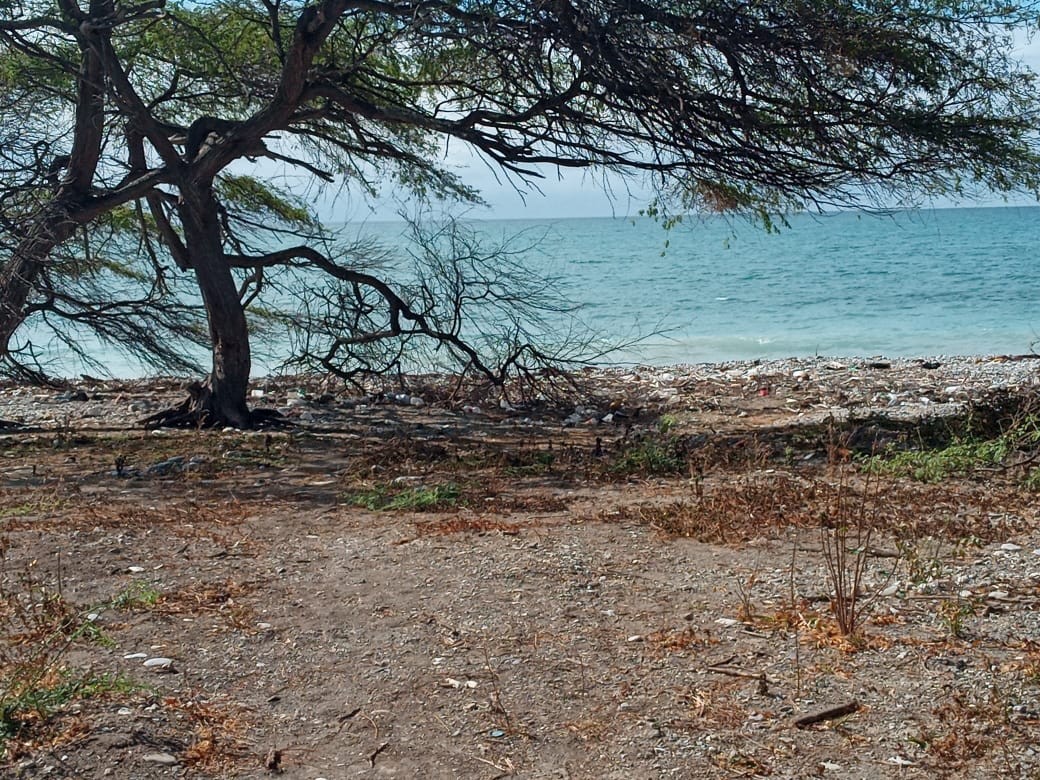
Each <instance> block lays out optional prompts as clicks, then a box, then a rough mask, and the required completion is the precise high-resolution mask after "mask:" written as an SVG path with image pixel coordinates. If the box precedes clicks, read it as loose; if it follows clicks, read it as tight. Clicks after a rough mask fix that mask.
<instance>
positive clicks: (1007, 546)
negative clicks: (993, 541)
mask: <svg viewBox="0 0 1040 780" xmlns="http://www.w3.org/2000/svg"><path fill="white" fill-rule="evenodd" d="M1000 549H1001V550H1003V551H1004V552H1018V551H1019V550H1021V549H1022V545H1020V544H1014V543H1012V542H1005V543H1004V544H1002V545H1000Z"/></svg>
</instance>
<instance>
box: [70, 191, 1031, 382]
mask: <svg viewBox="0 0 1040 780" xmlns="http://www.w3.org/2000/svg"><path fill="white" fill-rule="evenodd" d="M788 222H789V225H788V226H782V227H780V228H779V230H778V231H777V232H767V231H766V230H765V229H763V228H762V227H761V226H760V225H756V224H750V223H746V222H743V221H739V220H733V219H724V218H721V217H693V218H690V219H688V220H686V221H684V222H683V223H682V224H681V225H679V226H677V227H675V228H673V229H671V230H667V231H666V230H665V229H664V228H662V227H661V226H660V225H659V224H658V223H656V222H654V221H653V220H650V219H647V218H626V217H613V218H612V217H603V218H569V219H558V220H545V219H538V220H525V219H509V220H500V219H495V220H482V219H474V220H470V221H468V222H467V224H468V225H469V226H470V227H472V228H473V229H474V230H475V231H476V232H477V233H479V234H480V235H481V236H482V237H483V238H484V239H486V240H487V241H488V242H490V243H502V244H504V245H506V246H512V247H524V248H525V249H524V253H523V255H522V259H523V264H524V266H525V267H527V268H528V269H530V271H531V272H532V273H534V274H535V275H536V276H552V277H554V278H556V279H557V280H558V291H559V293H560V294H561V295H562V296H563V297H564V298H566V299H567V300H569V301H571V302H573V303H574V304H576V305H578V306H579V307H580V308H579V310H578V312H577V316H578V317H579V318H580V319H581V321H582V322H583V323H585V325H586V326H587V327H588V329H589V332H590V333H591V334H593V335H594V341H593V347H594V348H595V349H600V348H604V347H606V346H609V345H616V344H622V343H628V344H630V345H631V346H628V347H625V348H622V349H620V350H618V351H615V352H613V353H610V354H608V355H606V356H605V357H603V358H601V359H600V360H599V362H600V363H602V364H604V365H611V364H628V363H647V364H651V365H670V364H682V363H718V362H727V361H736V360H742V361H746V360H771V359H781V358H789V357H811V356H814V355H820V356H845V357H852V356H861V357H870V356H886V357H891V358H896V357H926V356H938V355H992V354H1025V353H1030V352H1032V351H1033V348H1034V345H1035V344H1036V343H1038V342H1040V309H1038V307H1037V305H1036V304H1037V302H1038V297H1040V296H1038V290H1037V284H1038V279H1037V276H1038V271H1040V263H1038V261H1037V260H1036V256H1037V252H1038V247H1040V206H1004V207H987V208H948V209H922V210H917V211H896V212H891V213H887V214H883V215H878V214H865V213H854V212H840V213H835V214H830V215H824V216H821V215H809V214H799V215H794V216H792V217H790V218H789V220H788ZM405 229H406V226H405V225H404V224H403V223H400V222H369V223H361V224H351V225H349V226H346V227H345V229H344V234H345V236H346V237H351V236H359V237H365V238H374V239H376V240H378V241H380V242H382V243H383V244H385V245H388V246H392V247H398V248H399V249H401V250H402V251H403V247H404V245H403V240H404V239H403V235H404V233H405ZM561 327H562V326H561ZM285 349H287V345H279V344H277V343H274V344H272V343H267V344H263V345H261V344H256V345H255V351H256V352H257V354H258V359H257V361H256V371H255V373H257V374H264V373H270V372H272V371H274V370H275V369H276V367H277V364H278V362H279V361H280V359H281V358H282V357H284V353H285ZM91 352H92V354H93V355H94V356H95V357H96V358H98V359H99V360H101V362H103V363H104V364H105V365H106V366H107V367H108V370H109V372H110V373H111V374H112V375H113V376H143V375H147V374H148V373H150V372H148V371H147V370H145V369H142V368H141V367H140V366H137V365H135V364H134V363H133V362H132V361H130V360H127V359H126V358H125V357H124V356H122V355H120V354H118V352H117V351H115V350H112V349H109V348H106V347H104V346H101V345H97V346H92V347H91ZM56 357H59V358H60V355H57V356H56ZM70 370H72V371H74V369H70Z"/></svg>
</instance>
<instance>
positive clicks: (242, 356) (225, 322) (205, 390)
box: [145, 183, 253, 428]
mask: <svg viewBox="0 0 1040 780" xmlns="http://www.w3.org/2000/svg"><path fill="white" fill-rule="evenodd" d="M193 184H194V186H191V187H182V188H181V195H182V199H181V204H180V206H179V207H178V208H179V211H180V216H181V224H182V225H183V228H184V239H185V245H186V246H187V250H188V261H189V263H190V265H191V268H192V270H193V271H194V273H195V279H196V282H197V283H198V285H199V292H201V293H202V302H203V304H204V305H205V307H206V316H207V317H208V319H209V332H210V338H211V339H212V342H213V369H212V371H211V373H210V375H209V378H208V379H207V380H206V382H205V384H202V385H196V386H194V387H193V388H192V389H191V395H190V397H189V398H188V399H187V400H186V401H185V402H184V403H183V404H182V405H181V406H180V407H178V408H177V409H174V410H170V411H167V412H160V413H159V414H157V415H153V416H152V417H150V418H148V420H146V421H145V423H146V424H153V425H180V426H185V425H199V426H206V427H212V426H222V425H229V426H233V427H235V428H248V427H250V426H251V424H252V423H253V420H252V417H251V415H250V413H249V406H248V404H247V403H246V397H247V394H248V391H249V369H250V356H249V328H248V326H247V324H246V314H245V309H244V308H243V306H242V301H241V299H240V298H239V297H238V289H237V287H236V286H235V280H234V277H233V276H232V275H231V267H230V266H229V265H228V263H227V261H226V260H225V259H224V250H223V246H222V244H221V239H220V235H221V234H220V222H219V217H218V208H217V201H216V199H215V198H214V196H213V189H212V185H211V184H210V183H202V184H199V183H193Z"/></svg>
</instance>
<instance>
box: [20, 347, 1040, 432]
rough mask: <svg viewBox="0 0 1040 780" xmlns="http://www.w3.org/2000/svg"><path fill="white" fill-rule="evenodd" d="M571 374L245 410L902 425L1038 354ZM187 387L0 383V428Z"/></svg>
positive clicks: (328, 419)
mask: <svg viewBox="0 0 1040 780" xmlns="http://www.w3.org/2000/svg"><path fill="white" fill-rule="evenodd" d="M571 376H572V378H573V379H574V388H573V389H570V390H569V391H567V392H564V393H562V394H561V393H556V394H553V395H552V396H551V403H550V402H549V401H550V397H549V396H547V395H544V394H543V395H541V396H539V395H538V394H535V395H533V396H532V395H531V394H530V393H527V394H522V393H519V392H513V391H511V390H510V389H509V388H506V389H505V390H498V389H492V390H490V391H483V392H468V393H466V394H463V395H459V394H455V395H454V396H453V395H452V393H451V390H452V388H453V387H454V386H455V383H456V379H455V378H453V377H450V376H446V375H422V376H415V377H409V378H407V380H406V382H405V384H403V385H402V384H401V383H400V381H398V380H396V379H395V380H394V381H392V382H391V381H390V380H376V381H372V382H369V383H368V384H366V385H364V386H362V387H357V386H352V385H346V384H344V383H342V382H340V381H338V380H332V379H330V378H327V377H321V376H314V375H287V376H271V377H264V378H258V379H256V380H255V381H254V382H253V383H252V387H251V403H252V404H253V405H254V406H263V407H267V408H274V409H277V410H278V411H279V412H281V413H282V414H283V415H284V416H285V417H286V419H287V420H288V421H290V422H293V423H298V424H301V425H304V426H310V427H315V428H319V429H320V428H323V427H332V426H335V425H337V423H338V421H340V420H341V419H342V418H343V417H344V416H345V415H349V416H350V417H354V416H356V415H359V414H364V413H366V412H369V411H371V410H373V409H386V408H394V407H409V409H410V410H411V411H413V412H420V411H430V412H432V411H433V410H434V409H436V410H437V411H438V412H439V413H443V414H449V415H459V416H469V417H474V418H480V417H493V418H495V419H502V418H503V417H508V418H515V419H516V420H517V421H518V422H523V421H525V420H526V421H527V422H530V423H532V424H534V423H535V422H538V423H541V424H566V425H574V424H583V423H600V422H604V421H606V422H610V421H611V419H610V416H611V415H612V411H611V410H612V409H617V408H619V407H625V408H634V409H640V408H651V409H653V410H655V411H657V412H667V411H670V410H674V411H684V410H685V411H693V412H698V411H699V412H702V413H703V414H704V415H705V416H706V417H712V418H713V419H717V418H720V417H723V418H724V417H726V416H727V415H737V416H747V415H748V414H753V413H756V412H770V413H773V414H776V415H782V416H784V417H785V418H790V420H791V421H805V422H818V421H820V420H823V419H826V418H828V417H830V418H834V419H838V420H841V419H846V418H847V417H848V416H849V415H855V416H866V415H871V414H881V415H884V416H887V417H890V418H893V419H907V420H910V419H919V418H921V417H926V416H944V415H952V414H957V413H958V412H960V411H962V410H963V409H964V408H965V405H966V404H968V403H969V402H971V401H972V400H974V399H978V398H980V397H982V396H983V395H985V394H987V393H990V392H993V391H999V390H1008V391H1022V390H1028V389H1029V388H1032V387H1037V386H1040V356H1037V355H1024V356H967V357H965V356H961V357H947V356H936V357H929V358H897V359H888V358H884V357H871V358H828V357H815V358H790V359H784V360H772V361H735V362H725V363H703V364H681V365H674V366H663V367H662V366H638V365H636V366H614V367H595V368H582V369H579V370H577V371H576V372H574V373H573V374H572V375H571ZM188 381H189V380H185V379H177V378H169V377H162V378H151V379H129V380H121V379H108V380H99V379H94V378H90V377H82V378H80V379H78V380H68V381H67V382H66V383H65V384H64V385H62V386H60V387H40V386H29V385H25V384H19V383H12V382H8V383H5V384H2V385H0V419H2V420H3V421H4V422H5V423H6V427H7V428H8V429H10V430H18V429H25V428H29V429H59V428H74V429H99V430H127V429H132V428H134V427H138V426H139V425H140V421H141V420H142V419H143V418H145V417H147V416H148V415H149V414H152V413H154V412H156V411H158V410H159V409H162V408H164V407H166V406H169V405H171V404H175V403H177V402H179V401H180V400H182V399H183V397H184V394H185V391H186V390H185V389H186V387H187V385H188ZM559 388H560V383H557V389H559ZM713 412H714V414H712V413H713Z"/></svg>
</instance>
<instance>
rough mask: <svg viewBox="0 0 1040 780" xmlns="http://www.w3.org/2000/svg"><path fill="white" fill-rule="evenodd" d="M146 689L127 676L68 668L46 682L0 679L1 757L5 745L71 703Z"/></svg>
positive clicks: (38, 726) (40, 725)
mask: <svg viewBox="0 0 1040 780" xmlns="http://www.w3.org/2000/svg"><path fill="white" fill-rule="evenodd" d="M142 689H143V686H141V685H139V684H137V683H135V682H133V681H132V680H130V679H129V678H127V677H123V676H121V675H112V674H94V673H91V672H87V673H83V674H75V673H73V672H72V671H70V670H68V669H60V670H58V671H56V672H54V673H53V674H52V675H50V677H49V678H48V679H47V680H45V681H31V680H17V679H15V680H4V679H0V692H2V693H3V694H4V695H3V698H2V699H0V757H2V756H3V755H5V754H6V752H7V746H6V742H7V740H9V739H13V738H20V737H24V736H25V735H26V732H27V731H29V730H33V729H38V728H40V727H42V726H43V725H44V724H45V723H46V722H47V721H48V720H49V719H50V718H51V717H52V716H53V715H54V714H55V713H57V712H60V711H61V710H62V709H63V708H64V707H66V706H67V705H69V704H70V703H72V702H74V701H77V700H80V699H89V698H94V697H99V696H120V695H129V694H133V693H136V692H138V691H140V690H142Z"/></svg>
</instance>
